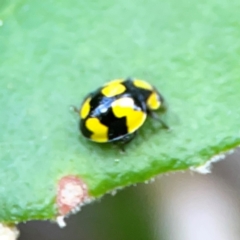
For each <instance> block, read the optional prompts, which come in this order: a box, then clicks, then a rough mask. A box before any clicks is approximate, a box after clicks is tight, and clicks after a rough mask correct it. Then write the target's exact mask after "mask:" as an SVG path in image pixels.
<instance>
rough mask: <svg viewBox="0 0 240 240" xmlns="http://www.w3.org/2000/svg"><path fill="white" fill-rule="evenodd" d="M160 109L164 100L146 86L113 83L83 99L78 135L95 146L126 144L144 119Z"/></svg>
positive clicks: (121, 81) (142, 83) (140, 82)
mask: <svg viewBox="0 0 240 240" xmlns="http://www.w3.org/2000/svg"><path fill="white" fill-rule="evenodd" d="M162 106H163V97H162V96H161V95H160V93H159V92H158V91H157V89H156V88H155V87H153V86H152V85H151V84H149V83H148V82H146V81H143V80H139V79H131V78H127V79H115V80H113V81H110V82H108V83H106V84H105V85H103V86H102V87H100V88H98V89H97V90H95V91H94V92H91V93H89V94H88V95H87V96H86V97H85V99H84V101H83V103H82V105H81V107H80V110H79V111H78V112H79V114H80V126H79V127H80V131H81V133H82V134H83V136H84V137H86V138H87V139H89V140H91V141H94V142H99V143H105V142H117V143H120V144H125V143H127V142H129V141H131V140H132V139H133V138H134V136H135V133H136V131H137V130H138V129H139V128H140V127H141V126H142V125H143V123H144V122H145V120H146V117H147V115H151V116H153V111H154V110H157V109H159V108H160V107H162ZM159 120H160V119H159ZM160 121H161V120H160ZM161 123H162V125H163V126H164V127H165V128H168V127H167V125H166V124H164V122H162V121H161Z"/></svg>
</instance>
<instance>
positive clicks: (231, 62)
mask: <svg viewBox="0 0 240 240" xmlns="http://www.w3.org/2000/svg"><path fill="white" fill-rule="evenodd" d="M239 7H240V6H239V1H237V0H233V1H231V4H229V2H228V1H227V0H220V1H216V0H209V1H204V0H201V1H198V2H191V1H190V2H189V1H187V0H183V1H177V0H170V1H157V0H149V1H145V2H139V1H137V0H134V1H127V0H120V1H110V0H102V1H100V0H99V1H78V0H60V1H59V0H51V1H48V2H45V1H39V0H31V1H30V0H19V1H12V2H11V1H1V3H0V19H1V21H0V23H1V24H0V25H1V27H0V110H1V117H0V129H1V134H0V169H1V170H0V171H1V172H0V182H1V185H0V206H1V208H0V221H1V222H19V221H25V220H31V219H54V218H56V216H57V215H58V210H57V206H56V196H57V188H58V183H59V180H60V179H61V178H62V177H64V176H69V175H73V176H77V177H79V178H80V179H81V180H82V181H84V182H85V183H86V185H87V189H88V193H89V195H90V196H91V197H92V198H95V197H99V196H101V195H103V194H105V193H106V192H109V191H112V190H113V189H115V188H118V187H123V186H126V185H129V184H133V183H137V182H141V181H144V180H147V179H149V178H151V177H153V176H155V175H157V174H160V173H164V172H169V171H176V170H186V169H189V167H196V166H199V165H202V164H204V163H206V161H208V160H209V159H210V158H211V157H213V156H214V155H216V154H219V153H221V152H225V151H228V150H229V149H232V148H235V147H237V146H238V145H239V144H240V120H239V116H240V107H239V99H240V68H239V65H240V42H239V39H240V25H239ZM127 76H133V77H134V76H135V77H138V78H142V79H145V80H147V81H149V82H150V83H152V84H153V85H155V86H156V87H157V88H158V89H159V91H160V92H161V93H162V94H163V96H164V97H165V99H166V101H167V104H168V110H167V111H166V113H165V114H163V116H162V119H163V120H164V121H165V122H166V123H167V124H168V125H169V126H170V128H171V131H166V130H164V129H162V128H161V124H160V123H158V122H156V121H154V120H153V119H148V120H147V122H146V123H145V124H144V126H143V127H142V128H141V129H140V131H139V134H138V136H137V137H136V139H134V141H132V142H131V143H130V144H129V145H128V146H127V147H126V153H125V154H121V153H120V152H119V151H118V150H117V149H114V148H113V147H112V145H110V144H96V143H92V142H89V141H87V140H86V139H84V138H83V137H82V136H81V135H80V133H79V130H78V121H79V119H78V116H77V115H76V114H75V113H73V112H72V111H70V108H69V106H70V105H77V106H79V105H80V103H81V101H82V99H83V97H84V96H85V95H86V94H87V93H88V92H90V91H92V90H94V89H95V88H96V87H98V86H101V85H102V84H103V83H105V82H106V81H108V80H111V79H114V78H119V77H127Z"/></svg>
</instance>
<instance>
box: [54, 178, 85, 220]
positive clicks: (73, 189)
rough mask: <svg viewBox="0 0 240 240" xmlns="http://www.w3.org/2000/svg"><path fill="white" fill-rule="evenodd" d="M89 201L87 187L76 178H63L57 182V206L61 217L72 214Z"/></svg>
mask: <svg viewBox="0 0 240 240" xmlns="http://www.w3.org/2000/svg"><path fill="white" fill-rule="evenodd" d="M88 199H89V196H88V191H87V185H86V184H85V183H84V182H83V180H81V179H80V178H79V177H76V176H65V177H63V178H61V179H60V181H59V182H58V190H57V206H58V213H59V214H60V215H62V216H65V215H66V214H68V213H70V212H73V211H74V210H75V209H76V208H79V206H81V205H82V204H83V203H84V202H86V201H87V200H88Z"/></svg>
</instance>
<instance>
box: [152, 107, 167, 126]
mask: <svg viewBox="0 0 240 240" xmlns="http://www.w3.org/2000/svg"><path fill="white" fill-rule="evenodd" d="M149 115H150V116H151V117H152V118H153V119H155V120H157V121H159V122H160V123H161V124H162V126H163V128H165V129H169V126H168V125H167V124H166V123H165V122H164V121H163V120H162V119H161V118H159V116H158V115H157V114H156V113H155V112H152V111H149Z"/></svg>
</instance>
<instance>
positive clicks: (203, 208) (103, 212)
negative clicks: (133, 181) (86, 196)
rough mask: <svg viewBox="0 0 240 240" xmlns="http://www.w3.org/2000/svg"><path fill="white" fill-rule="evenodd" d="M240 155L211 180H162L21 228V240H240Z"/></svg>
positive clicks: (217, 167)
mask: <svg viewBox="0 0 240 240" xmlns="http://www.w3.org/2000/svg"><path fill="white" fill-rule="evenodd" d="M239 160H240V150H239V149H237V150H235V152H234V153H233V154H231V155H228V156H227V157H226V158H225V160H223V161H221V162H218V163H215V164H214V165H213V168H212V174H207V175H200V174H198V173H195V172H190V171H188V172H185V173H175V174H173V173H172V174H169V175H168V176H167V175H162V176H159V177H157V178H156V180H155V181H154V182H153V183H149V184H138V185H137V186H132V187H128V188H126V189H124V190H122V191H119V192H118V193H117V194H116V195H115V196H111V195H107V196H105V197H103V198H102V199H101V200H99V201H97V202H94V203H92V204H90V205H87V206H85V207H83V209H82V210H81V211H80V212H79V213H78V214H76V215H73V216H71V217H69V218H68V219H66V223H67V226H66V227H65V228H63V229H60V228H59V227H58V225H57V224H56V223H52V222H48V221H45V222H44V221H31V222H28V223H21V224H19V226H18V227H19V230H20V237H19V240H66V239H67V240H109V239H110V240H112V239H114V240H132V239H137V240H200V239H201V240H203V239H204V240H210V239H211V240H215V239H216V240H239V239H240V227H239V226H240V191H239V189H240V174H239V172H240V161H239Z"/></svg>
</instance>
